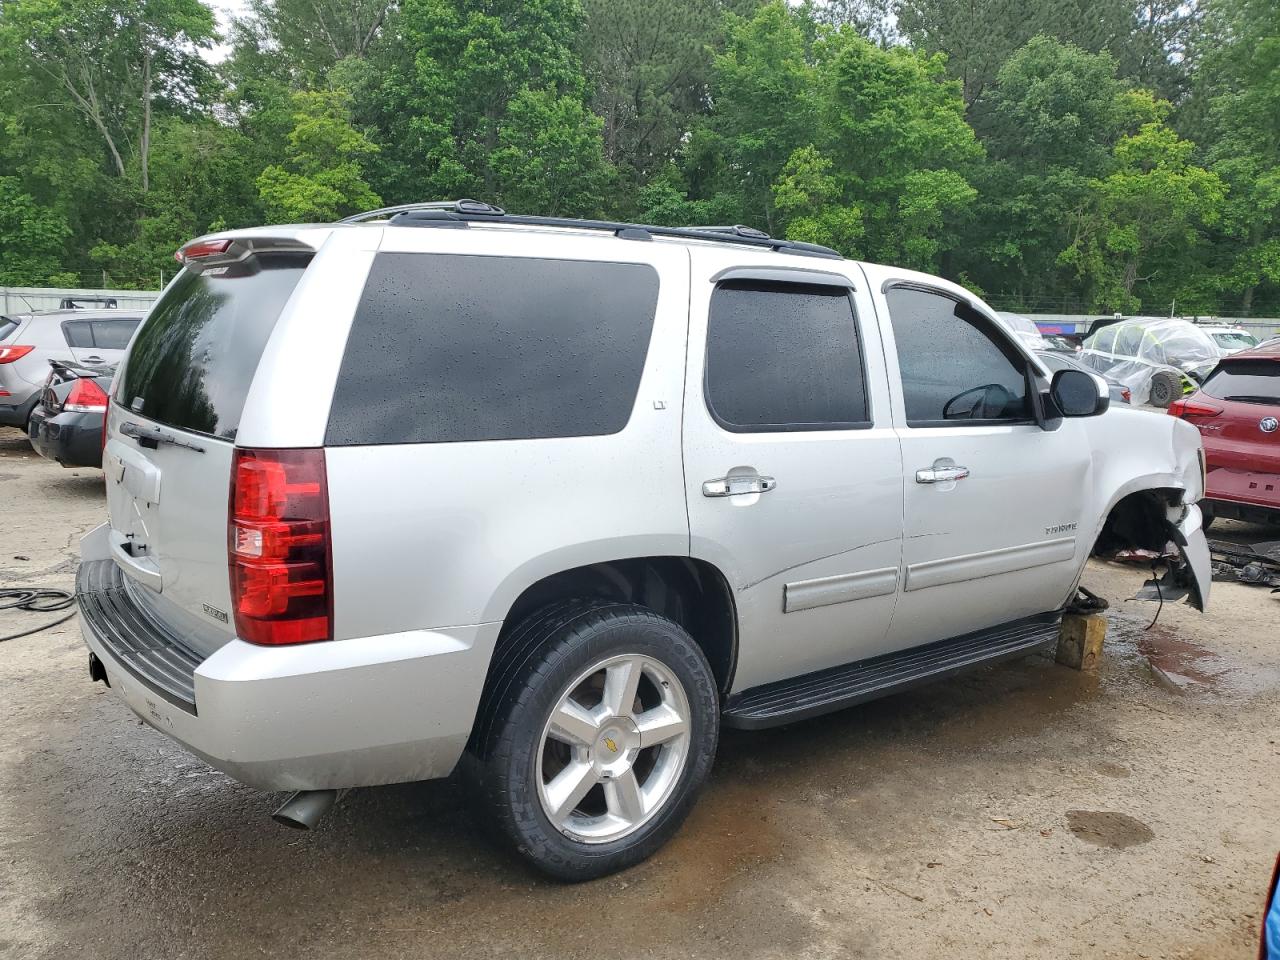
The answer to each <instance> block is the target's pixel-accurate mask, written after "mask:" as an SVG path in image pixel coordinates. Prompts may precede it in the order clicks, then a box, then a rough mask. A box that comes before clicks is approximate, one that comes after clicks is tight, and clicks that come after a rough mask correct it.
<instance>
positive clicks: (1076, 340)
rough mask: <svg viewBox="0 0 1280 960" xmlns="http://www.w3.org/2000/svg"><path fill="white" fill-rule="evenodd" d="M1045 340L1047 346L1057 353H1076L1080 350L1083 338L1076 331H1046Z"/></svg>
mask: <svg viewBox="0 0 1280 960" xmlns="http://www.w3.org/2000/svg"><path fill="white" fill-rule="evenodd" d="M1044 342H1045V345H1046V348H1047V349H1049V350H1052V351H1054V352H1055V353H1071V354H1075V353H1079V352H1080V349H1081V342H1082V338H1081V337H1080V335H1079V334H1075V333H1046V334H1044Z"/></svg>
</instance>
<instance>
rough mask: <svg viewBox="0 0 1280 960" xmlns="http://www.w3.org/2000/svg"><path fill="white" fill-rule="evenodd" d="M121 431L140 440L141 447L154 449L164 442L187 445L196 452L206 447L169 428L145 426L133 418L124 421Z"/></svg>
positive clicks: (179, 445)
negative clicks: (172, 431) (135, 421)
mask: <svg viewBox="0 0 1280 960" xmlns="http://www.w3.org/2000/svg"><path fill="white" fill-rule="evenodd" d="M120 432H121V433H123V434H124V435H125V436H126V437H133V438H134V439H135V440H137V441H138V446H140V447H149V448H150V449H152V450H154V449H155V448H156V447H158V446H160V444H162V443H171V444H173V445H174V446H175V447H186V448H187V449H188V450H194V451H195V452H196V453H204V447H202V446H200V445H199V444H197V443H192V442H191V441H190V440H187V439H185V438H184V437H180V436H178V435H177V434H176V433H170V432H169V431H168V430H162V429H160V428H159V427H150V428H148V427H144V426H142V425H141V424H137V423H134V422H133V421H132V420H129V421H126V422H125V423H122V424H121V425H120Z"/></svg>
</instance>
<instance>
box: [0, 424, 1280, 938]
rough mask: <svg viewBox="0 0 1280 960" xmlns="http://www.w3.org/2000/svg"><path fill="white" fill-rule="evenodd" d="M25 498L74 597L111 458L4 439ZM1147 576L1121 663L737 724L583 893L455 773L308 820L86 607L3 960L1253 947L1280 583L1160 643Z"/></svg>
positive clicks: (61, 655)
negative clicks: (99, 651)
mask: <svg viewBox="0 0 1280 960" xmlns="http://www.w3.org/2000/svg"><path fill="white" fill-rule="evenodd" d="M0 496H2V497H3V501H2V502H3V505H4V517H3V524H2V525H0V529H2V530H3V537H2V538H0V540H2V546H0V581H2V582H3V583H4V584H5V585H21V584H41V585H52V586H62V587H70V585H71V583H72V578H73V573H74V568H75V559H74V557H75V544H76V540H77V537H78V536H79V535H80V534H81V533H82V532H84V531H86V530H88V529H89V528H90V527H92V526H93V525H95V524H96V523H97V522H99V520H100V519H101V518H102V516H103V513H104V505H103V497H102V475H101V473H99V472H98V471H95V470H79V471H71V470H63V469H61V468H59V467H58V466H56V465H54V464H51V463H47V462H45V461H43V460H41V459H40V458H39V457H37V456H35V454H34V453H32V452H31V450H30V448H29V447H28V446H27V445H26V443H25V441H24V440H22V438H21V436H20V434H18V433H17V432H15V431H7V430H2V429H0ZM1224 528H1226V530H1227V532H1228V533H1234V535H1235V536H1236V537H1238V538H1241V539H1244V540H1248V539H1251V538H1252V539H1267V538H1268V537H1267V536H1266V534H1265V532H1264V531H1261V530H1258V529H1249V528H1246V527H1244V526H1242V525H1236V526H1235V527H1234V529H1232V528H1230V527H1228V525H1224ZM1215 534H1216V535H1221V534H1219V533H1218V531H1217V530H1216V529H1215ZM1142 579H1143V573H1142V572H1141V571H1138V570H1134V569H1131V568H1126V567H1122V566H1118V565H1114V564H1096V563H1095V564H1093V565H1092V566H1091V568H1090V570H1089V571H1088V573H1087V574H1086V577H1085V583H1086V584H1087V585H1089V586H1091V587H1092V588H1093V589H1095V590H1096V591H1097V592H1099V593H1102V594H1103V595H1104V596H1108V597H1110V598H1112V600H1113V601H1116V602H1115V604H1114V607H1113V611H1112V613H1111V618H1110V634H1109V637H1108V647H1107V653H1106V655H1105V657H1104V663H1103V666H1102V669H1101V671H1100V672H1099V674H1098V675H1097V676H1090V675H1086V674H1081V673H1077V672H1075V671H1071V670H1067V669H1065V668H1063V667H1059V666H1057V665H1055V664H1053V663H1052V662H1050V661H1048V660H1047V659H1045V658H1042V657H1029V658H1026V659H1023V660H1020V661H1016V662H1012V663H1009V664H1004V665H1000V666H997V667H993V668H991V669H988V670H984V671H980V672H977V673H974V674H971V675H968V676H965V677H962V678H959V679H953V680H947V681H943V682H940V683H937V684H934V685H931V686H928V687H923V688H920V689H918V690H916V691H914V692H911V693H907V694H903V695H900V696H896V697H893V698H890V699H887V700H883V701H880V702H877V703H874V704H871V705H868V706H865V707H861V708H857V709H853V710H848V711H845V712H843V713H839V714H836V715H833V716H829V717H825V718H822V719H818V720H814V721H810V722H806V723H801V724H796V725H794V726H791V727H788V728H784V729H780V730H774V731H770V732H766V733H758V734H739V733H733V732H730V733H728V734H726V736H725V738H724V740H723V745H722V749H721V752H720V756H719V758H718V760H717V763H716V768H715V773H714V776H713V781H712V783H711V786H710V788H709V789H708V791H707V793H706V794H705V795H704V797H703V799H702V801H701V803H700V804H699V806H698V807H697V809H696V810H695V812H694V814H693V816H692V817H691V819H690V821H689V822H688V824H687V825H686V826H685V828H684V830H683V831H682V832H681V833H680V835H679V836H678V837H677V838H676V840H675V841H674V842H673V843H672V844H671V845H670V846H668V847H667V848H666V849H665V850H664V851H662V852H661V853H660V854H659V855H658V856H656V857H655V858H654V859H653V860H651V861H649V862H648V863H646V864H644V865H642V866H640V867H638V868H636V869H634V870H631V871H629V872H627V873H625V874H623V875H620V876H616V877H612V878H609V879H605V880H601V881H597V882H594V883H590V884H584V885H580V886H572V887H569V886H560V885H557V884H554V883H550V882H547V881H544V880H542V879H540V878H538V877H536V876H534V875H532V874H531V873H530V872H529V871H528V870H527V869H525V868H524V867H523V865H522V864H521V863H520V862H518V861H516V860H515V859H513V858H512V857H510V856H508V855H507V854H505V853H503V852H502V851H500V850H497V849H495V848H494V847H492V846H491V845H490V844H489V843H488V842H487V841H486V840H485V838H484V835H483V833H482V832H481V831H480V830H479V829H478V828H477V827H476V826H475V825H474V824H473V823H472V821H471V820H470V818H469V816H468V812H467V809H466V804H465V801H464V798H463V797H462V795H461V791H460V789H459V787H458V786H457V784H455V783H454V782H453V781H444V782H435V783H424V784H409V785H404V786H395V787H384V788H380V789H368V790H361V791H356V792H353V793H351V794H349V795H348V796H347V797H346V799H345V800H344V801H343V803H342V804H341V805H340V806H339V807H338V809H337V810H336V811H335V812H334V814H333V815H331V816H330V817H329V819H328V820H326V821H325V823H324V824H323V825H322V827H321V829H320V830H318V831H316V832H314V833H310V834H300V833H296V832H292V831H288V830H285V829H284V828H282V827H279V826H277V825H276V824H274V823H272V822H271V821H270V820H269V819H268V814H269V812H270V811H271V810H272V809H273V807H274V806H275V804H276V803H277V802H278V799H279V798H278V797H276V796H269V795H263V794H259V793H256V792H254V791H252V790H249V789H247V788H245V787H242V786H239V785H238V784H236V783H234V782H233V781H231V780H229V779H228V778H226V777H225V776H223V775H222V774H220V773H217V772H215V771H213V770H211V769H209V768H208V767H207V766H205V765H204V764H203V763H201V762H200V761H198V760H196V759H194V758H192V757H190V756H188V755H187V754H185V753H184V752H183V751H182V750H181V749H179V748H178V747H177V745H176V744H174V743H173V742H171V741H169V740H168V739H166V738H165V737H164V736H162V735H161V734H159V733H157V732H155V731H153V730H151V729H150V728H148V727H146V726H144V725H142V724H141V722H140V721H138V720H137V719H136V718H135V717H134V716H133V715H132V714H131V713H130V712H129V711H128V710H127V709H126V708H125V707H124V706H123V705H122V704H121V703H119V702H117V701H116V699H115V698H114V696H113V695H112V694H111V693H110V691H108V690H106V689H105V688H104V687H103V686H102V685H101V684H92V683H90V682H89V680H88V676H87V670H86V656H85V649H84V647H83V645H82V644H81V641H80V639H79V635H78V630H77V628H76V625H75V622H74V621H71V622H69V623H67V624H65V625H63V626H61V627H57V628H55V629H52V630H49V631H46V632H42V633H39V634H37V635H34V636H31V637H26V638H23V639H20V640H13V641H9V642H7V643H4V644H3V645H0V685H2V689H3V690H4V695H3V696H2V697H0V729H2V730H3V735H2V736H0V891H3V896H0V957H5V958H9V957H13V958H18V957H21V958H28V957H31V958H65V957H77V958H130V960H132V958H137V957H155V958H166V960H176V958H186V957H193V958H194V957H235V958H243V957H249V956H299V957H301V956H315V955H323V956H325V957H327V958H333V960H341V958H369V957H414V958H422V957H448V958H451V960H452V958H457V960H465V958H473V957H504V958H506V957H554V958H577V957H584V958H585V957H590V958H593V960H598V958H600V957H601V956H608V957H615V958H632V957H637V958H638V957H672V958H675V957H731V958H733V960H748V958H774V957H777V958H793V957H815V958H824V957H832V958H835V957H840V958H852V957H868V958H871V957H874V958H894V957H903V958H912V960H919V958H922V957H946V958H967V957H984V958H985V957H997V956H998V957H1045V958H1055V960H1057V958H1062V957H1090V958H1093V957H1110V956H1115V957H1197V958H1201V957H1202V958H1227V957H1237V958H1248V957H1250V956H1252V955H1253V951H1255V950H1256V944H1257V934H1256V931H1257V928H1258V925H1259V921H1260V913H1261V908H1262V902H1261V901H1262V898H1263V896H1264V893H1265V889H1264V888H1265V885H1266V882H1267V880H1268V879H1269V876H1270V870H1271V866H1272V864H1273V863H1274V860H1275V856H1276V853H1277V849H1280V823H1278V822H1277V819H1276V815H1275V811H1276V798H1277V796H1278V795H1280V747H1277V738H1278V737H1280V723H1278V722H1277V721H1280V648H1278V647H1277V640H1278V639H1280V631H1277V629H1276V622H1277V617H1276V615H1277V612H1278V611H1280V597H1277V598H1273V597H1271V596H1270V595H1269V593H1268V591H1266V590H1265V589H1259V588H1254V587H1248V586H1243V585H1239V584H1234V583H1225V584H1218V585H1215V592H1214V597H1213V605H1212V612H1211V613H1210V614H1209V615H1207V616H1203V615H1201V614H1199V613H1197V612H1196V611H1194V610H1191V609H1190V608H1188V607H1185V606H1183V605H1166V606H1165V608H1164V610H1163V612H1162V613H1161V615H1160V618H1159V622H1158V623H1157V625H1156V626H1155V628H1153V629H1151V630H1144V629H1143V628H1144V627H1145V626H1146V625H1147V624H1148V623H1149V622H1150V620H1151V617H1152V616H1153V615H1154V613H1155V607H1154V605H1150V604H1144V603H1138V602H1122V601H1123V598H1124V597H1127V596H1130V595H1131V594H1132V593H1133V591H1134V590H1135V589H1136V588H1137V586H1138V585H1139V583H1140V581H1141V580H1142ZM40 622H42V618H37V617H35V616H29V615H15V614H0V634H3V633H9V632H12V631H14V630H18V629H22V628H23V627H24V626H27V625H32V626H34V625H36V624H38V623H40Z"/></svg>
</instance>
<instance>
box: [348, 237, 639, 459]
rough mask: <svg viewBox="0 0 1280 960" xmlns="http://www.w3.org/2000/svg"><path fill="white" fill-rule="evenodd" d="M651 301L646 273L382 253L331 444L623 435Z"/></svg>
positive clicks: (357, 328)
mask: <svg viewBox="0 0 1280 960" xmlns="http://www.w3.org/2000/svg"><path fill="white" fill-rule="evenodd" d="M657 303H658V274H657V272H656V271H655V270H654V269H653V268H652V267H650V266H648V265H645V264H635V263H598V262H587V261H576V260H545V259H536V258H516V257H484V256H466V255H427V254H415V253H382V254H378V256H377V257H376V258H375V259H374V262H373V267H372V269H371V270H370V273H369V280H368V283H367V284H366V286H365V289H364V294H363V295H362V297H361V300H360V305H359V307H358V308H357V311H356V317H355V320H354V322H353V323H352V326H351V334H350V337H349V339H348V342H347V349H346V354H345V356H344V357H343V360H342V369H341V372H340V373H339V376H338V385H337V389H336V390H335V391H334V397H333V404H332V406H331V408H330V409H331V412H330V415H329V427H328V432H327V435H326V437H325V443H326V444H330V445H335V446H342V445H355V444H385V443H449V442H458V441H468V440H525V439H536V438H542V437H584V436H598V435H602V434H609V433H617V432H618V431H620V430H622V428H623V427H625V426H626V424H627V421H628V419H630V417H631V409H632V407H633V406H634V405H635V398H636V391H637V390H638V388H639V386H640V374H641V372H642V371H643V369H644V361H645V356H646V354H647V352H648V346H649V336H650V334H651V333H652V331H653V319H654V312H655V310H656V309H657Z"/></svg>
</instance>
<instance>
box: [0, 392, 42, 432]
mask: <svg viewBox="0 0 1280 960" xmlns="http://www.w3.org/2000/svg"><path fill="white" fill-rule="evenodd" d="M39 399H40V391H39V390H34V389H33V390H32V393H31V395H30V396H29V397H26V398H25V399H23V400H17V399H15V398H13V397H5V398H4V401H3V402H0V427H25V426H26V425H27V417H29V416H31V411H32V410H33V409H34V408H35V405H36V401H37V400H39Z"/></svg>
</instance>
